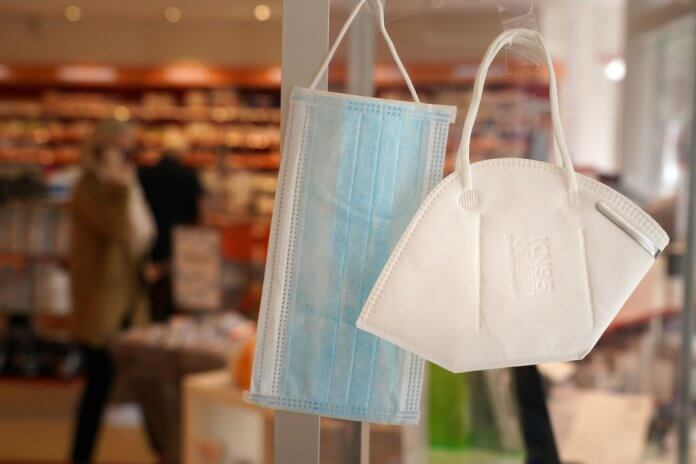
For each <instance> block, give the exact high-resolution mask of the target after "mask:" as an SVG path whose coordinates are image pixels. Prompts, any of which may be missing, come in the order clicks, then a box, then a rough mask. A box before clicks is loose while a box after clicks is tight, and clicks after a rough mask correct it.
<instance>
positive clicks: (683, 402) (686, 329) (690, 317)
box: [679, 4, 696, 464]
mask: <svg viewBox="0 0 696 464" xmlns="http://www.w3.org/2000/svg"><path fill="white" fill-rule="evenodd" d="M694 11H696V4H695V5H694ZM694 37H696V29H695V30H694ZM695 44H696V39H695ZM694 53H695V55H696V45H695V46H694ZM692 77H693V86H694V89H693V95H692V102H693V103H692V105H693V106H692V108H691V147H690V152H691V156H690V157H689V200H688V218H689V219H688V229H687V230H688V232H687V238H686V255H685V257H684V271H683V277H684V305H683V308H682V349H681V376H680V377H681V378H680V386H679V387H680V388H679V392H680V397H679V463H680V464H689V454H690V448H691V446H690V443H689V435H691V375H692V374H691V371H692V369H691V366H692V354H691V353H692V349H691V347H692V340H693V333H694V330H693V325H694V290H695V289H694V277H696V275H695V273H696V56H694V75H693V76H692Z"/></svg>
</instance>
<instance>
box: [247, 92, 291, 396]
mask: <svg viewBox="0 0 696 464" xmlns="http://www.w3.org/2000/svg"><path fill="white" fill-rule="evenodd" d="M295 113H296V108H295V105H294V104H293V105H292V108H291V109H290V114H289V115H288V128H287V131H286V133H285V143H287V146H286V148H287V150H288V151H289V148H290V143H291V142H290V134H292V128H293V124H294V119H295ZM288 151H285V150H284V152H285V153H287V152H288ZM288 171H289V170H283V176H282V177H281V181H280V186H281V188H280V189H279V190H280V191H279V192H278V195H279V204H278V213H279V212H280V211H282V209H283V205H284V202H285V189H284V188H283V186H285V182H286V180H287V176H288ZM274 216H275V217H274V218H273V225H272V227H273V251H272V253H273V254H272V258H271V269H270V270H269V278H270V283H269V285H268V293H267V294H266V295H264V296H265V298H264V303H263V304H262V307H261V313H262V314H263V315H264V319H263V330H262V332H261V334H262V338H261V339H260V341H261V342H262V343H260V347H261V348H260V353H259V366H258V369H256V386H257V387H259V388H260V385H261V378H262V373H263V366H264V363H265V350H266V344H265V339H266V337H267V336H268V319H269V318H270V315H269V314H268V312H269V305H270V301H271V295H272V294H273V285H274V283H275V282H274V272H275V269H276V260H277V258H278V247H279V246H280V244H279V243H278V234H279V229H280V214H276V215H274ZM276 355H277V353H276Z"/></svg>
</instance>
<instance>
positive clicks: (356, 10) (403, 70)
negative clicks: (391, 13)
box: [309, 0, 420, 103]
mask: <svg viewBox="0 0 696 464" xmlns="http://www.w3.org/2000/svg"><path fill="white" fill-rule="evenodd" d="M366 1H367V0H360V2H359V3H358V4H357V5H356V6H355V8H353V11H352V12H351V13H350V16H348V19H347V20H346V22H345V23H344V24H343V27H341V30H340V31H339V32H338V36H337V37H336V41H335V42H334V43H333V45H332V46H331V49H330V50H329V53H328V54H327V55H326V58H325V59H324V62H323V63H322V64H321V67H320V68H319V71H317V74H316V75H315V76H314V80H312V84H311V85H310V86H309V88H310V89H312V90H314V89H315V88H316V87H317V85H318V84H319V80H320V79H321V77H322V76H323V75H324V73H326V70H327V69H328V67H329V63H330V62H331V60H332V59H333V56H334V54H335V53H336V50H338V47H339V45H341V42H342V41H343V38H344V37H345V35H346V32H348V28H349V27H350V25H351V24H352V23H353V21H354V20H355V17H356V16H357V15H358V13H359V12H360V9H361V8H362V7H363V5H364V4H365V2H366ZM374 2H375V4H377V10H378V13H379V14H378V17H379V28H380V31H381V32H382V37H384V41H385V42H386V43H387V47H389V52H390V53H391V56H392V58H393V59H394V62H395V63H396V67H397V68H399V72H400V73H401V76H402V77H403V78H404V81H406V87H408V91H409V92H410V93H411V97H412V98H413V101H415V102H416V103H420V99H419V98H418V94H417V93H416V89H415V87H414V86H413V82H411V78H410V77H409V75H408V72H406V68H405V67H404V64H403V63H402V62H401V58H399V54H398V53H397V52H396V47H395V46H394V42H393V41H392V39H391V37H390V36H389V33H388V32H387V27H386V25H385V24H384V6H383V5H382V0H374Z"/></svg>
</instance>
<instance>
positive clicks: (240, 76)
mask: <svg viewBox="0 0 696 464" xmlns="http://www.w3.org/2000/svg"><path fill="white" fill-rule="evenodd" d="M478 65H479V62H478V61H470V62H459V63H438V64H433V63H415V64H410V65H409V66H408V70H409V75H410V77H411V79H412V80H413V82H414V84H415V85H421V86H423V85H442V84H448V85H452V84H471V83H472V82H473V80H474V77H475V75H476V71H477V69H478ZM555 67H556V70H557V71H556V72H557V74H559V75H562V74H563V67H562V66H560V65H559V64H556V65H555ZM280 79H281V74H280V67H279V66H265V67H248V68H223V67H216V66H208V65H198V64H176V65H164V66H149V67H123V66H118V67H117V66H109V65H95V64H80V63H75V64H65V65H44V66H29V65H20V64H15V65H12V64H9V65H3V67H2V73H0V87H19V88H32V87H52V86H60V87H78V88H80V87H82V88H90V87H92V88H95V87H96V88H114V87H121V88H139V87H151V88H169V89H181V88H191V87H198V88H218V87H241V88H254V89H273V90H278V89H279V88H280ZM346 79H347V68H346V66H345V64H341V63H337V64H333V65H332V66H331V69H330V72H329V81H330V83H331V84H334V85H336V84H342V83H345V82H346ZM547 79H548V76H547V73H546V70H545V69H543V67H534V68H532V67H530V66H529V64H528V63H524V62H522V61H521V60H519V59H515V58H509V59H506V60H502V59H501V60H499V61H496V62H495V63H493V65H492V66H491V68H490V71H489V73H488V82H489V83H490V84H501V83H510V82H513V83H517V84H519V83H523V84H528V85H535V84H543V85H545V84H546V82H547ZM375 84H376V85H377V86H378V87H391V86H399V87H401V86H403V78H402V76H401V74H400V72H399V70H398V68H397V67H396V66H395V65H394V64H392V63H380V64H377V65H376V66H375Z"/></svg>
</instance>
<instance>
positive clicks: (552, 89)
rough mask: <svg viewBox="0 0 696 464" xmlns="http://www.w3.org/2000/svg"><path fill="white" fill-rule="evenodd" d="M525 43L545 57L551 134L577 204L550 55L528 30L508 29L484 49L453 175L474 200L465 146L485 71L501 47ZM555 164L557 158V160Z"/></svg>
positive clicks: (468, 159) (572, 198)
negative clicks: (537, 49) (529, 43)
mask: <svg viewBox="0 0 696 464" xmlns="http://www.w3.org/2000/svg"><path fill="white" fill-rule="evenodd" d="M517 38H522V39H527V40H529V41H531V42H532V43H533V44H534V45H536V46H539V47H540V48H541V49H542V51H543V52H544V54H545V55H546V66H547V68H548V74H549V101H550V104H551V122H552V125H553V133H554V138H555V142H556V146H557V147H558V151H559V152H560V161H561V162H562V165H563V168H564V169H565V171H566V175H567V177H568V189H569V193H570V195H569V198H570V201H571V203H577V202H578V201H579V199H578V195H577V191H578V183H577V179H576V177H575V170H574V168H573V161H572V160H571V159H570V154H569V153H568V146H567V145H566V141H565V136H564V135H563V127H562V126H561V113H560V110H559V105H558V84H557V82H556V73H555V71H554V68H553V62H552V60H551V55H550V54H549V51H548V49H547V48H546V44H545V43H544V39H543V37H542V36H541V34H540V33H539V32H537V31H533V30H531V29H511V30H509V31H505V32H503V33H502V34H500V35H499V36H498V38H497V39H495V40H494V41H493V43H492V44H491V45H490V47H488V50H487V51H486V55H485V56H484V58H483V61H482V62H481V66H480V67H479V70H478V73H477V74H476V80H475V81H474V89H473V92H472V95H471V103H470V104H469V110H468V111H467V114H466V119H465V120H464V128H463V130H462V138H461V140H460V142H459V149H458V150H457V161H456V165H457V172H458V173H459V178H460V181H461V184H462V189H463V190H464V192H465V195H466V196H469V197H474V196H475V195H474V194H473V190H474V184H473V179H472V176H471V160H470V158H469V146H470V144H471V134H472V131H473V128H474V123H475V122H476V115H477V113H478V109H479V106H480V104H481V97H482V95H483V88H484V85H485V81H486V75H487V74H488V69H489V68H490V66H491V63H492V62H493V60H494V59H495V56H496V55H497V54H498V52H499V51H500V50H501V49H502V48H503V47H505V45H508V44H512V42H513V41H514V40H515V39H517ZM557 160H558V158H557Z"/></svg>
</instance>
